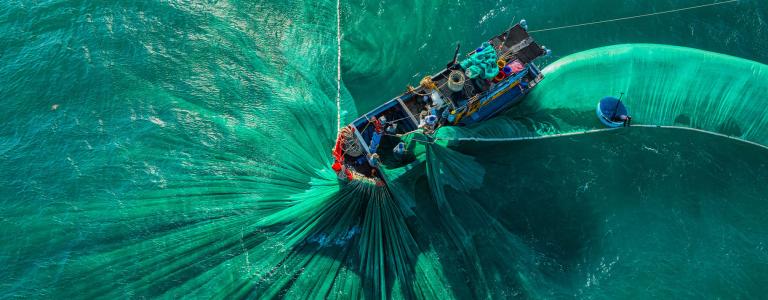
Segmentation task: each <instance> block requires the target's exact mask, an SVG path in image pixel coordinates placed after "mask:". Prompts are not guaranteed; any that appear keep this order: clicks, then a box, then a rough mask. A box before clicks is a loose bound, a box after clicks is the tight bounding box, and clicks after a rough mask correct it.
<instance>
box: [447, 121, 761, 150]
mask: <svg viewBox="0 0 768 300" xmlns="http://www.w3.org/2000/svg"><path fill="white" fill-rule="evenodd" d="M632 127H639V128H666V129H679V130H688V131H696V132H701V133H705V134H710V135H714V136H718V137H724V138H728V139H731V140H735V141H739V142H744V143H747V144H750V145H754V146H758V147H760V148H765V149H768V146H767V145H763V144H760V143H757V142H753V141H748V140H745V139H741V138H738V137H734V136H730V135H725V134H722V133H718V132H712V131H708V130H704V129H698V128H691V127H681V126H669V125H631V126H629V127H617V128H602V129H592V130H585V131H576V132H568V133H560V134H551V135H542V136H530V137H512V138H471V137H470V138H455V139H451V138H439V140H444V141H472V142H510V141H522V140H542V139H549V138H556V137H564V136H572V135H581V134H589V133H598V132H605V131H612V130H619V129H622V128H632Z"/></svg>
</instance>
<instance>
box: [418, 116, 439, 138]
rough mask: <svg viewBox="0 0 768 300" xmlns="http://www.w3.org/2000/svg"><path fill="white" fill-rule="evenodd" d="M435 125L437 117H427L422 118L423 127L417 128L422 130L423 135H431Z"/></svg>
mask: <svg viewBox="0 0 768 300" xmlns="http://www.w3.org/2000/svg"><path fill="white" fill-rule="evenodd" d="M435 125H437V116H435V115H428V116H427V117H426V118H424V125H422V126H419V127H421V128H422V129H424V134H432V133H433V132H434V131H435Z"/></svg>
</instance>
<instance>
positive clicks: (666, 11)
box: [529, 0, 739, 33]
mask: <svg viewBox="0 0 768 300" xmlns="http://www.w3.org/2000/svg"><path fill="white" fill-rule="evenodd" d="M734 2H739V0H728V1H723V2H715V3H709V4H702V5H696V6H689V7H685V8H678V9H672V10H665V11H660V12H655V13H648V14H643V15H637V16H631V17H623V18H616V19H610V20H603V21H595V22H588V23H582V24H576V25H567V26H560V27H553V28H547V29H539V30H531V31H529V32H530V33H534V32H544V31H551V30H558V29H566V28H573V27H581V26H587V25H595V24H602V23H610V22H616V21H623V20H630V19H637V18H644V17H650V16H656V15H663V14H669V13H674V12H679V11H684V10H691V9H697V8H703V7H709V6H716V5H722V4H728V3H734Z"/></svg>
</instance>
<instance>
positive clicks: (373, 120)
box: [368, 116, 387, 133]
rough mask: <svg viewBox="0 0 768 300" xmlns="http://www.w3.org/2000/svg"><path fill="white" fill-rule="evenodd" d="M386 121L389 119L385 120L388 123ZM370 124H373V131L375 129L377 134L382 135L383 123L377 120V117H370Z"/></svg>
mask: <svg viewBox="0 0 768 300" xmlns="http://www.w3.org/2000/svg"><path fill="white" fill-rule="evenodd" d="M382 118H383V116H382ZM386 120H387V118H384V121H386ZM368 122H371V123H373V129H374V130H375V131H376V132H378V133H381V130H382V125H381V121H379V119H376V117H375V116H374V117H370V118H369V119H368Z"/></svg>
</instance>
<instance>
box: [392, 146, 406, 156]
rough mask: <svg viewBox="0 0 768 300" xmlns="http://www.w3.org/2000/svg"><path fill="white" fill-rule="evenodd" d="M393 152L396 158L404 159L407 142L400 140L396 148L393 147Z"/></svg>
mask: <svg viewBox="0 0 768 300" xmlns="http://www.w3.org/2000/svg"><path fill="white" fill-rule="evenodd" d="M392 154H394V155H395V158H397V159H398V160H401V159H403V155H405V143H403V142H399V143H397V146H395V148H394V149H392Z"/></svg>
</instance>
